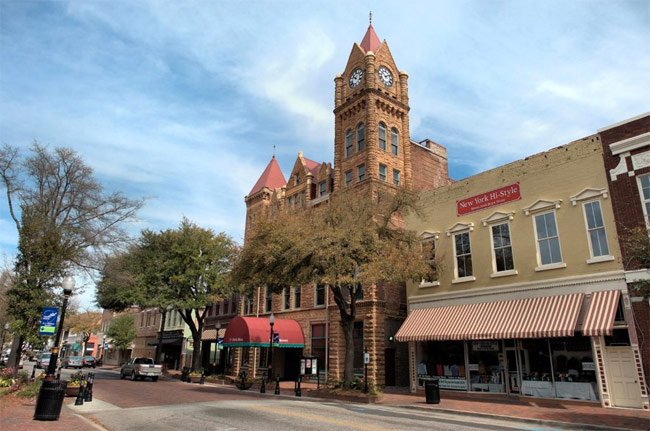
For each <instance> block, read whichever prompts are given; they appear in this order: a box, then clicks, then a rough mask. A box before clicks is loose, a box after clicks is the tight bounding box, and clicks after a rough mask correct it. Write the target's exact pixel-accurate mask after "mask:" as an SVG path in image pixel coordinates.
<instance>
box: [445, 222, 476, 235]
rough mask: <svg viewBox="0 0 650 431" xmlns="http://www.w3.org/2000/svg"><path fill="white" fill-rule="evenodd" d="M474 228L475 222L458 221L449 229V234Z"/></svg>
mask: <svg viewBox="0 0 650 431" xmlns="http://www.w3.org/2000/svg"><path fill="white" fill-rule="evenodd" d="M473 230H474V223H472V222H469V223H462V222H458V223H456V224H455V225H453V226H452V227H450V228H449V229H447V232H446V234H447V236H452V235H453V234H455V233H460V232H466V231H469V232H472V231H473Z"/></svg>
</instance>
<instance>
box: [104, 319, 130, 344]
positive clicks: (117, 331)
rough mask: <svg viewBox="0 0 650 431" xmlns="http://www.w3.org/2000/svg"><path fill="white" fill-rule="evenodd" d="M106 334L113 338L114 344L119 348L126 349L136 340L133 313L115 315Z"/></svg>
mask: <svg viewBox="0 0 650 431" xmlns="http://www.w3.org/2000/svg"><path fill="white" fill-rule="evenodd" d="M106 336H107V337H109V338H112V339H113V345H114V346H115V347H116V348H117V349H118V350H126V349H128V348H129V347H131V344H132V343H133V340H135V336H136V330H135V319H134V318H133V315H132V314H122V315H119V316H117V317H114V318H113V320H111V324H110V326H109V327H108V330H107V331H106Z"/></svg>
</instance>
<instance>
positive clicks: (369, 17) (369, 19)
mask: <svg viewBox="0 0 650 431" xmlns="http://www.w3.org/2000/svg"><path fill="white" fill-rule="evenodd" d="M368 21H370V25H372V11H370V13H369V14H368Z"/></svg>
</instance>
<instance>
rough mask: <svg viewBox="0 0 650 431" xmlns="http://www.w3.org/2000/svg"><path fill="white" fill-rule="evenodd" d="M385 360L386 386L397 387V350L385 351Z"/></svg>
mask: <svg viewBox="0 0 650 431" xmlns="http://www.w3.org/2000/svg"><path fill="white" fill-rule="evenodd" d="M384 358H385V362H384V379H385V381H384V384H385V385H386V386H395V349H394V348H387V349H385V350H384Z"/></svg>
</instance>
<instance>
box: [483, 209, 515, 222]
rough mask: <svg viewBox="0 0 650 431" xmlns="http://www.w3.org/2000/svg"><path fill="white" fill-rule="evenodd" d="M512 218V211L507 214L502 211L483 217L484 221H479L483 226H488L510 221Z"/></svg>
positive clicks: (513, 214)
mask: <svg viewBox="0 0 650 431" xmlns="http://www.w3.org/2000/svg"><path fill="white" fill-rule="evenodd" d="M514 217H515V212H514V211H510V212H507V213H504V212H502V211H495V212H493V213H492V214H490V215H489V216H487V217H485V218H484V219H481V224H482V225H483V226H487V225H489V224H495V223H499V222H502V221H508V220H512V219H513V218H514Z"/></svg>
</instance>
